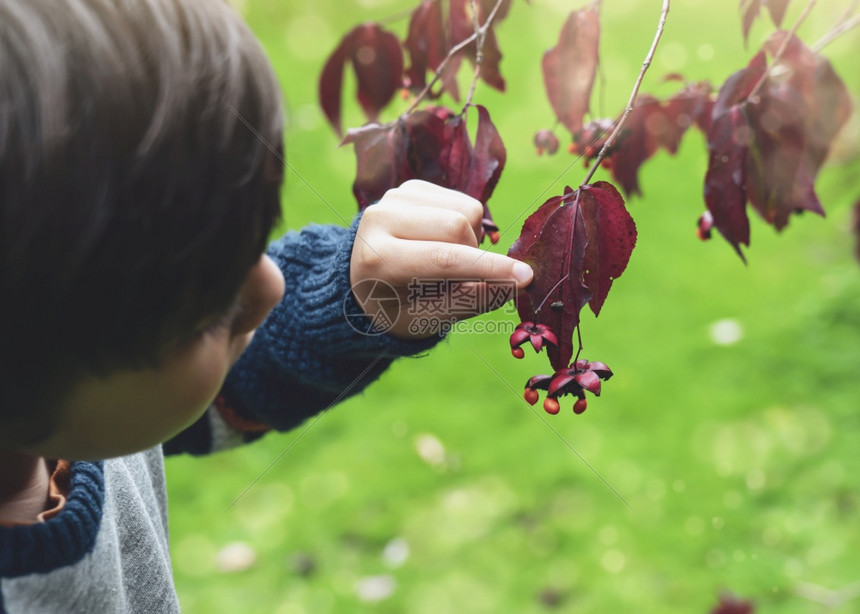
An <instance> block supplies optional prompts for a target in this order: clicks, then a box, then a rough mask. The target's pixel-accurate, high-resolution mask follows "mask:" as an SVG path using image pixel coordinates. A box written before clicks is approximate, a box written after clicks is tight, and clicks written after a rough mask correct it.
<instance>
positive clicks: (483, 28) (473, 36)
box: [405, 0, 503, 115]
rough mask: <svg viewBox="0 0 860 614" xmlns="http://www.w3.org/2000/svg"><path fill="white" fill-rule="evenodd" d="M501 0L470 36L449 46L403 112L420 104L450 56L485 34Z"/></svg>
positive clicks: (407, 112)
mask: <svg viewBox="0 0 860 614" xmlns="http://www.w3.org/2000/svg"><path fill="white" fill-rule="evenodd" d="M502 2H503V0H497V1H496V5H495V6H494V7H493V10H492V11H490V14H489V15H488V16H487V21H485V22H484V25H482V26H480V27H479V28H478V29H477V30H476V31H475V32H473V33H472V34H471V36H468V37H466V38H464V39H463V40H461V41H460V42H459V43H457V44H456V45H454V46H453V47H451V49H450V50H449V51H448V55H446V56H445V59H444V60H442V62H441V63H440V64H439V66H438V67H437V68H436V73H435V74H434V75H433V78H432V79H431V80H430V82H429V83H428V84H427V85H425V86H424V89H423V90H421V91H420V92H419V93H418V95H417V96H416V97H415V100H413V101H412V104H410V105H409V108H408V109H406V113H405V114H406V115H408V114H409V113H412V111H414V110H415V108H416V107H417V106H418V105H419V104H421V101H422V100H424V98H426V97H427V94H428V93H429V92H430V89H431V88H432V87H433V86H434V85H436V83H438V82H439V79H441V78H442V72H443V71H444V70H445V68H446V67H447V66H448V62H450V61H451V58H453V57H454V56H455V55H457V54H458V53H460V52H461V51H462V50H463V49H465V48H466V47H468V46H469V45H471V44H472V43H473V42H474V41H476V40H477V39H478V36H479V35H480V36H485V35H486V34H487V30H489V29H490V26H491V25H492V24H493V19H495V18H496V13H498V12H499V7H501V6H502ZM481 51H482V49H479V50H478V52H479V53H480V52H481ZM466 106H468V102H467V103H466Z"/></svg>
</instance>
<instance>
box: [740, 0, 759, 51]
mask: <svg viewBox="0 0 860 614" xmlns="http://www.w3.org/2000/svg"><path fill="white" fill-rule="evenodd" d="M760 10H761V0H741V21H742V30H743V34H744V45H746V44H747V43H748V42H749V35H750V28H751V27H752V23H753V22H754V21H755V19H756V17H758V14H759V11H760Z"/></svg>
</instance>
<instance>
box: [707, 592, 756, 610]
mask: <svg viewBox="0 0 860 614" xmlns="http://www.w3.org/2000/svg"><path fill="white" fill-rule="evenodd" d="M754 611H755V604H754V603H753V602H752V601H746V600H745V599H739V598H737V597H732V596H731V595H721V596H720V601H719V603H718V604H717V605H715V606H714V607H713V608H712V609H711V614H753V612H754Z"/></svg>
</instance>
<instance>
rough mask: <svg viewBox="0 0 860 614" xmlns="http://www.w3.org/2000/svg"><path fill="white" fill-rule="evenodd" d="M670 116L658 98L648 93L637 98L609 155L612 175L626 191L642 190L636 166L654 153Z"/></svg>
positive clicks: (628, 192)
mask: <svg viewBox="0 0 860 614" xmlns="http://www.w3.org/2000/svg"><path fill="white" fill-rule="evenodd" d="M668 128H669V120H668V118H667V116H666V114H665V113H664V112H663V108H662V106H661V104H660V101H659V100H657V99H656V98H654V97H653V96H650V95H648V94H642V95H640V96H639V98H638V99H637V100H636V104H635V105H634V107H633V111H631V112H630V115H629V117H628V118H627V123H626V124H625V125H624V128H623V129H622V131H621V134H620V135H619V138H618V143H617V145H616V147H615V149H614V151H613V152H612V155H611V157H610V163H611V169H612V176H613V177H615V179H616V180H617V181H618V183H620V184H621V189H623V190H624V193H625V194H627V195H631V194H642V190H641V189H640V188H639V167H640V166H642V164H643V163H644V162H645V161H646V160H647V159H648V158H650V157H651V156H653V155H654V153H656V151H657V148H658V147H659V145H660V142H661V139H662V138H663V135H664V134H665V133H666V131H667V130H668Z"/></svg>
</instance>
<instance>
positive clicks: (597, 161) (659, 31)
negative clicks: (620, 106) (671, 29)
mask: <svg viewBox="0 0 860 614" xmlns="http://www.w3.org/2000/svg"><path fill="white" fill-rule="evenodd" d="M668 14H669V0H663V10H662V12H661V13H660V21H659V23H658V24H657V33H656V34H655V35H654V40H653V42H652V43H651V48H650V49H649V50H648V55H646V56H645V61H644V62H642V70H640V71H639V77H637V79H636V83H635V84H634V85H633V92H632V93H631V94H630V100H628V101H627V107H626V108H625V109H624V113H623V114H622V116H621V119H620V120H619V122H618V123H617V124H615V129H614V130H612V134H610V135H609V138H608V139H606V142H605V143H604V144H603V147H601V148H600V153H598V154H597V158H596V159H595V160H594V164H592V165H591V168H590V169H589V171H588V174H587V175H586V176H585V180H584V181H583V182H582V185H585V184H587V183H588V182H589V181H591V178H592V177H593V176H594V173H596V172H597V169H598V167H600V163H601V162H603V159H604V158H605V157H606V153H607V152H608V151H609V150H610V149H611V148H612V146H613V145H614V144H615V140H616V139H617V138H618V135H619V134H620V133H621V129H622V128H623V127H624V124H625V123H626V122H627V118H628V117H629V116H630V113H631V112H632V111H633V105H635V104H636V97H637V96H638V95H639V87H640V86H641V85H642V80H643V79H644V78H645V72H646V71H647V70H648V67H649V66H651V62H652V60H653V59H654V53H655V52H656V51H657V44H658V43H659V42H660V37H662V36H663V28H665V27H666V16H667V15H668Z"/></svg>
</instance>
